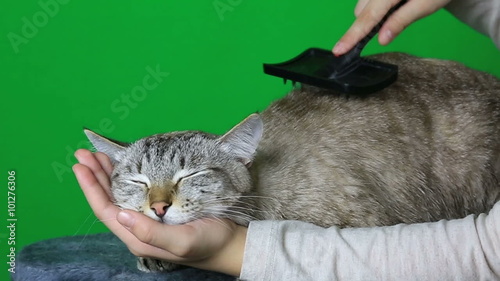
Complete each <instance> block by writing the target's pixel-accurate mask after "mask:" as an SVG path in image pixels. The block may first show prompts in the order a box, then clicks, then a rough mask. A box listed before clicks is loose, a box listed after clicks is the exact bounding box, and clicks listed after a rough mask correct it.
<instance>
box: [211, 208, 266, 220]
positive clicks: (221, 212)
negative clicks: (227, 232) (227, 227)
mask: <svg viewBox="0 0 500 281" xmlns="http://www.w3.org/2000/svg"><path fill="white" fill-rule="evenodd" d="M203 215H205V216H207V215H208V216H209V217H214V218H228V219H232V220H236V221H244V222H246V223H249V222H251V221H253V220H256V219H257V218H255V217H254V216H252V215H249V214H247V213H245V212H240V211H236V210H232V209H228V208H227V207H223V206H208V207H205V208H204V210H203Z"/></svg>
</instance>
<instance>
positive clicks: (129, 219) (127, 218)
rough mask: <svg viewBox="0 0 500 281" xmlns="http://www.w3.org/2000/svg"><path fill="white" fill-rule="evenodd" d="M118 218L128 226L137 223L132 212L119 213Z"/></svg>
mask: <svg viewBox="0 0 500 281" xmlns="http://www.w3.org/2000/svg"><path fill="white" fill-rule="evenodd" d="M116 219H117V220H118V222H119V223H121V224H122V225H123V226H125V227H127V228H130V227H132V226H134V223H135V219H134V217H133V216H132V215H131V214H129V213H126V212H123V211H121V212H119V213H118V216H117V217H116Z"/></svg>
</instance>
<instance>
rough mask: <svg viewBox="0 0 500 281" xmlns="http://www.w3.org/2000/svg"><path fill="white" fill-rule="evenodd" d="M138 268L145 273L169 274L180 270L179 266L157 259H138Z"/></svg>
mask: <svg viewBox="0 0 500 281" xmlns="http://www.w3.org/2000/svg"><path fill="white" fill-rule="evenodd" d="M137 268H138V269H139V270H140V271H144V272H159V271H167V272H168V271H172V270H175V269H177V268H179V265H177V264H173V263H170V262H166V261H162V260H157V259H151V258H137Z"/></svg>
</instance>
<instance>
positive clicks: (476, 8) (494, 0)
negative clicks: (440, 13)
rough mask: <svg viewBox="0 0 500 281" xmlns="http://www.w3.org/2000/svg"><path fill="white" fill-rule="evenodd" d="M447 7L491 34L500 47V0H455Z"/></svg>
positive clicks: (488, 34)
mask: <svg viewBox="0 0 500 281" xmlns="http://www.w3.org/2000/svg"><path fill="white" fill-rule="evenodd" d="M446 9H447V10H448V11H449V12H451V13H452V14H453V15H454V16H455V17H456V18H458V19H459V20H461V21H463V22H464V23H466V24H468V25H469V26H471V27H472V28H474V29H475V30H477V31H479V32H481V33H483V34H484V35H486V36H489V37H490V38H491V39H492V40H493V42H494V43H495V45H496V47H497V48H498V49H500V0H453V1H451V2H450V3H449V4H448V5H447V6H446Z"/></svg>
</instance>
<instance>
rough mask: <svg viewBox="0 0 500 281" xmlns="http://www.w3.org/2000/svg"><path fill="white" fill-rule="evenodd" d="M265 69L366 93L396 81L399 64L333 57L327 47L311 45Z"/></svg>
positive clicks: (300, 80)
mask: <svg viewBox="0 0 500 281" xmlns="http://www.w3.org/2000/svg"><path fill="white" fill-rule="evenodd" d="M346 59H350V60H349V61H346ZM264 72H265V73H266V74H270V75H274V76H278V77H281V78H284V79H285V80H291V81H296V82H300V83H305V84H309V85H314V86H318V87H321V88H328V89H333V90H336V91H338V92H342V93H346V94H355V95H366V94H370V93H374V92H377V91H380V90H382V89H383V88H385V87H387V86H389V85H390V84H392V83H393V82H394V81H396V79H397V76H398V67H397V66H396V65H392V64H387V63H383V62H379V61H375V60H371V59H366V58H362V57H354V58H352V57H351V58H349V57H346V56H341V57H335V56H334V55H333V54H332V52H331V51H329V50H324V49H319V48H310V49H307V50H306V51H304V52H303V53H301V54H300V55H298V56H297V57H295V58H293V59H291V60H289V61H286V62H282V63H277V64H264Z"/></svg>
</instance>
